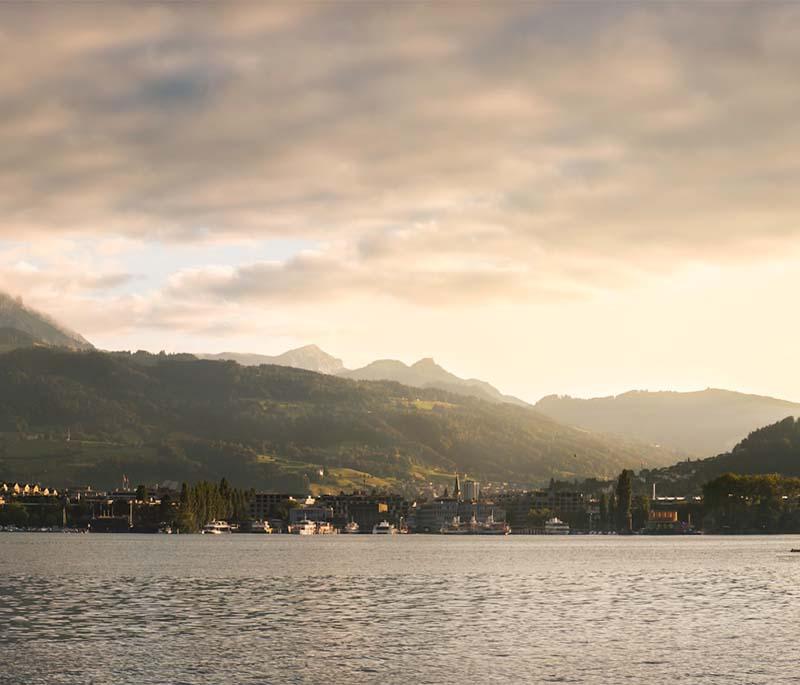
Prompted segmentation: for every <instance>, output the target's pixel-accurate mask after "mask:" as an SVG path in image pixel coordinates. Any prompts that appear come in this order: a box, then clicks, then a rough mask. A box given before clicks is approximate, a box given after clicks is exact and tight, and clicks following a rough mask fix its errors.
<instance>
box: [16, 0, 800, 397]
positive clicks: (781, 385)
mask: <svg viewBox="0 0 800 685" xmlns="http://www.w3.org/2000/svg"><path fill="white" fill-rule="evenodd" d="M798 35H800V4H798V3H792V2H787V3H781V2H777V1H773V2H752V3H744V2H726V3H714V2H698V3H688V2H677V3H670V2H658V3H644V2H641V3H637V2H621V1H620V2H607V3H606V2H601V1H600V0H592V1H591V2H580V1H578V0H572V1H569V2H566V1H565V2H532V1H531V2H524V3H514V2H501V3H478V2H467V1H466V0H465V1H463V2H448V3H416V2H396V3H391V2H388V3H366V2H350V3H348V2H325V3H320V4H314V3H291V4H286V5H280V4H272V3H270V4H267V3H226V4H224V5H222V4H204V3H199V2H198V3H167V4H158V3H136V4H127V5H126V4H113V3H106V4H98V3H89V2H86V3H81V2H75V3H53V4H45V3H22V2H19V3H13V2H12V3H3V4H2V5H0V117H1V120H2V126H0V289H2V290H4V291H6V292H9V293H10V294H12V295H15V296H16V295H20V296H22V298H23V299H24V301H25V302H26V303H27V304H29V305H31V306H34V307H37V308H40V309H42V310H44V311H46V312H48V313H49V314H51V315H53V316H55V317H56V318H58V319H59V320H60V321H62V322H63V323H65V324H66V325H68V326H69V327H71V328H73V329H75V330H78V331H80V332H81V333H82V334H83V335H85V336H86V337H87V338H88V339H89V340H91V341H92V342H93V343H94V344H95V345H97V346H98V347H102V348H104V349H149V350H153V351H159V350H166V351H189V352H220V351H239V352H255V353H263V354H276V353H280V352H282V351H284V350H286V349H289V348H291V347H297V346H300V345H304V344H309V343H315V344H317V345H319V346H321V347H322V348H323V349H325V350H326V351H328V352H330V353H331V354H334V355H335V356H338V357H341V358H342V359H343V360H344V362H345V364H346V365H347V366H348V367H351V368H355V367H358V366H361V365H364V364H366V363H368V362H370V361H372V360H374V359H381V358H395V359H401V360H403V361H406V362H413V361H415V360H416V359H419V358H421V357H434V358H435V359H436V360H437V361H438V362H439V363H440V364H442V365H443V366H445V367H446V368H447V369H448V370H450V371H452V372H454V373H457V374H459V375H461V376H464V377H478V378H482V379H485V380H488V381H490V382H492V383H493V384H495V385H496V386H498V387H499V388H500V389H502V390H503V391H504V392H508V393H512V394H515V395H517V396H519V397H522V398H524V399H527V400H531V401H535V400H536V399H538V398H539V397H541V396H542V395H545V394H550V393H558V394H571V395H573V396H583V397H585V396H596V395H608V394H616V393H619V392H624V391H626V390H630V389H650V390H658V389H677V390H689V389H701V388H705V387H723V388H729V389H736V390H743V391H748V392H757V393H762V394H770V395H774V396H779V397H785V398H787V399H793V400H800V364H798V363H797V361H798V356H800V346H799V345H798V340H800V316H798V315H797V311H796V301H797V299H798V295H799V294H800V192H798V188H800V116H798V112H800V87H798V79H797V65H798V64H800V41H798V40H797V36H798Z"/></svg>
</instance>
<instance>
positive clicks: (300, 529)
mask: <svg viewBox="0 0 800 685" xmlns="http://www.w3.org/2000/svg"><path fill="white" fill-rule="evenodd" d="M289 532H290V533H291V534H292V535H316V534H317V524H316V523H314V522H313V521H309V520H308V519H303V520H302V521H298V522H297V523H294V524H292V525H291V526H289Z"/></svg>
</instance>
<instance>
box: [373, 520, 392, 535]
mask: <svg viewBox="0 0 800 685" xmlns="http://www.w3.org/2000/svg"><path fill="white" fill-rule="evenodd" d="M395 533H397V528H395V527H394V526H393V525H392V524H391V523H389V522H388V521H381V522H380V523H376V524H375V525H374V526H372V534H373V535H394V534H395Z"/></svg>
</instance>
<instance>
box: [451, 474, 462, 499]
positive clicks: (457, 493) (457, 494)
mask: <svg viewBox="0 0 800 685" xmlns="http://www.w3.org/2000/svg"><path fill="white" fill-rule="evenodd" d="M453 499H461V481H460V480H459V478H458V473H456V480H455V483H453Z"/></svg>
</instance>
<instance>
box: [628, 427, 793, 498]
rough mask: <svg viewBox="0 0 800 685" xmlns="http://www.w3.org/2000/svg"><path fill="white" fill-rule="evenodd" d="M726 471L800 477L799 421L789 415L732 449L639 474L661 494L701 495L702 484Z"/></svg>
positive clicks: (749, 436)
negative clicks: (713, 455) (706, 457)
mask: <svg viewBox="0 0 800 685" xmlns="http://www.w3.org/2000/svg"><path fill="white" fill-rule="evenodd" d="M725 473H737V474H744V475H753V474H773V473H777V474H780V475H782V476H800V421H798V420H797V419H794V418H793V417H791V416H789V417H787V418H785V419H783V420H782V421H778V422H777V423H773V424H771V425H769V426H766V427H764V428H759V429H758V430H755V431H753V432H751V433H750V434H749V435H748V436H747V437H746V438H745V439H744V440H742V441H741V442H740V443H739V444H737V445H736V446H735V447H734V448H733V449H732V450H731V451H730V452H726V453H724V454H720V455H717V456H715V457H709V458H708V459H700V460H695V461H692V460H687V461H683V462H680V463H678V464H675V465H673V466H670V467H667V468H661V469H650V470H644V471H642V472H640V473H639V476H640V478H642V479H643V480H644V481H645V482H646V483H647V484H653V483H655V484H656V491H657V492H658V493H659V494H662V495H699V494H700V492H701V490H702V486H703V484H705V483H707V482H708V481H710V480H712V479H714V478H717V477H719V476H721V475H723V474H725Z"/></svg>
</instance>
